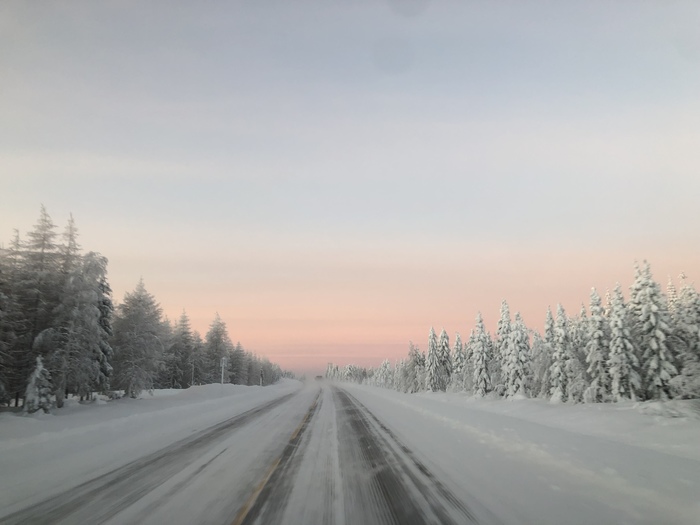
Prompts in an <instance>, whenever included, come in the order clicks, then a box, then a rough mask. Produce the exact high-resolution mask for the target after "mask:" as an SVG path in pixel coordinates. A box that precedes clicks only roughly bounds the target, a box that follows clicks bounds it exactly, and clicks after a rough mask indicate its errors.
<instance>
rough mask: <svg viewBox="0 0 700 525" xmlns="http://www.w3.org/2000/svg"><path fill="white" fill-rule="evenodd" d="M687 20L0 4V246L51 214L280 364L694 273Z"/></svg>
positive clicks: (422, 7) (691, 58) (129, 280)
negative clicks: (503, 309)
mask: <svg viewBox="0 0 700 525" xmlns="http://www.w3.org/2000/svg"><path fill="white" fill-rule="evenodd" d="M698 27H700V4H698V2H696V1H685V2H684V1H680V0H676V1H673V2H667V1H660V0H659V1H642V2H633V1H626V0H622V1H619V2H609V1H595V0H594V1H571V2H554V1H526V2H520V1H518V2H514V1H513V2H508V1H504V2H484V1H467V0H465V1H456V0H455V1H429V0H391V1H384V2H382V1H380V0H373V1H362V0H357V1H351V0H342V1H340V0H330V1H324V2H321V1H320V0H319V1H311V0H299V1H298V2H283V1H282V0H256V1H253V0H247V1H237V2H236V1H230V2H206V3H200V2H184V1H168V2H165V1H154V2H147V3H146V2H137V1H109V0H108V1H104V2H86V1H56V2H24V1H19V0H6V1H4V2H1V3H0V242H5V243H7V242H9V240H10V239H11V238H12V235H13V229H15V228H17V229H19V230H20V232H27V231H28V230H30V229H31V228H32V226H33V224H35V222H36V220H37V218H38V215H39V209H40V206H41V204H43V205H45V206H46V208H47V210H48V212H49V214H50V215H51V217H52V218H53V219H54V221H55V222H56V223H57V224H58V225H59V227H60V228H63V226H64V225H65V223H66V221H67V220H68V217H69V214H70V213H72V214H73V216H74V218H75V220H76V223H77V226H78V228H79V231H80V235H81V237H80V242H81V244H82V246H83V248H84V249H86V250H92V251H98V252H100V253H102V254H103V255H105V256H106V257H108V258H109V261H110V262H109V278H110V283H111V285H112V288H113V290H114V294H115V299H116V300H117V302H119V301H121V299H122V298H123V296H124V293H125V292H127V291H130V290H133V288H134V287H135V286H136V284H137V282H138V280H139V279H140V278H143V279H144V282H145V284H146V288H147V289H148V290H149V291H150V292H151V293H153V294H154V295H155V296H156V298H157V300H158V301H159V302H160V304H161V306H162V307H163V310H164V312H165V313H166V314H167V315H168V316H169V318H171V319H176V318H178V317H179V315H180V313H181V312H182V310H183V309H185V310H186V311H187V313H188V315H189V317H190V319H191V321H192V324H193V326H194V327H195V328H196V329H197V330H199V331H200V332H201V333H202V334H204V333H206V330H207V328H208V326H209V324H210V323H211V321H212V319H213V318H214V315H215V313H216V312H218V313H219V314H220V315H221V317H222V319H223V320H224V321H225V322H226V323H227V326H228V329H229V333H230V335H231V337H232V339H233V340H234V341H240V342H241V343H242V344H243V346H244V347H246V348H247V349H250V350H253V351H255V352H256V353H258V354H260V355H264V356H267V357H269V358H270V359H271V360H273V361H275V362H278V363H279V364H280V365H282V366H283V367H284V368H288V369H292V370H296V371H298V372H307V373H321V371H322V370H323V369H325V366H326V363H328V362H330V361H332V362H335V363H338V364H341V365H344V364H347V363H356V364H360V365H365V366H369V365H373V366H376V365H378V364H379V363H381V361H382V360H383V359H384V358H390V359H391V360H394V359H397V358H400V357H403V356H404V355H405V354H406V353H407V351H408V342H409V341H413V342H414V343H416V344H417V345H419V346H420V347H421V348H423V349H424V350H425V348H426V346H427V335H428V331H429V329H430V327H431V326H434V327H435V328H436V330H438V331H439V330H440V329H441V328H443V327H444V328H445V329H446V330H447V331H448V333H449V334H450V336H451V339H452V340H454V334H455V333H456V332H460V333H461V334H462V337H463V338H466V337H468V334H469V331H470V330H471V328H472V327H473V326H474V318H475V316H476V314H477V312H478V311H481V312H482V313H483V315H484V318H485V321H486V324H487V328H489V329H490V330H492V331H493V330H494V329H495V323H496V320H497V318H498V315H499V314H498V311H499V306H500V303H501V300H503V299H507V300H508V302H509V304H510V308H511V311H512V312H515V311H520V312H522V315H523V317H524V319H525V321H526V323H527V324H528V325H529V326H531V327H532V328H536V329H540V328H541V325H542V324H543V322H544V315H545V312H546V309H547V306H549V305H551V306H552V307H553V308H554V307H555V305H556V304H557V303H559V302H560V303H562V304H563V305H564V307H565V308H566V309H567V311H568V312H569V313H571V314H574V313H576V312H577V311H578V310H579V309H580V305H581V303H582V302H585V303H587V302H588V297H589V293H590V289H591V287H592V286H595V287H597V288H598V290H599V291H600V292H601V294H602V293H604V291H605V289H606V288H612V287H614V286H615V283H616V282H617V281H619V282H620V283H622V285H623V287H625V288H626V287H628V286H629V284H631V281H632V279H633V275H634V270H633V266H634V262H635V260H639V261H641V260H644V259H646V260H648V261H649V262H650V263H651V266H652V271H653V273H654V275H655V277H656V278H657V280H658V281H660V282H661V283H663V285H664V286H665V283H666V281H667V279H668V277H669V276H672V277H674V278H675V277H676V276H678V275H679V274H680V273H681V272H685V273H686V275H687V276H688V277H689V278H690V280H700V245H699V244H698V239H699V238H700V212H699V211H698V210H699V208H700V200H699V198H700V31H698V30H697V28H698Z"/></svg>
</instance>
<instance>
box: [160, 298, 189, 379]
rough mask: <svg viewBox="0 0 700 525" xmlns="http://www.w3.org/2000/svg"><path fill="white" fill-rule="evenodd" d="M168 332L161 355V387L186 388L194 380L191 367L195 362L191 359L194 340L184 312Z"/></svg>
mask: <svg viewBox="0 0 700 525" xmlns="http://www.w3.org/2000/svg"><path fill="white" fill-rule="evenodd" d="M170 331H171V334H170V337H169V338H168V344H167V345H166V347H165V352H164V353H163V368H162V371H161V377H162V379H161V387H162V388H187V387H188V386H190V385H191V384H192V381H193V380H194V370H193V366H194V365H195V362H194V360H193V359H192V353H193V352H194V338H193V336H192V329H191V328H190V319H189V317H187V313H186V312H185V311H184V310H183V311H182V314H181V315H180V319H179V320H178V322H177V323H176V324H175V326H173V327H172V328H171V330H170Z"/></svg>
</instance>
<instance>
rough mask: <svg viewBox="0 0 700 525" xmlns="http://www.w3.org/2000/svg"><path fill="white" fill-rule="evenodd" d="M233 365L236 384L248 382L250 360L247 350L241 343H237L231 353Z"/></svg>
mask: <svg viewBox="0 0 700 525" xmlns="http://www.w3.org/2000/svg"><path fill="white" fill-rule="evenodd" d="M231 366H232V370H233V383H234V384H236V385H246V384H248V361H247V358H246V354H245V350H243V347H242V346H241V343H240V342H239V343H236V346H235V347H234V349H233V352H232V353H231Z"/></svg>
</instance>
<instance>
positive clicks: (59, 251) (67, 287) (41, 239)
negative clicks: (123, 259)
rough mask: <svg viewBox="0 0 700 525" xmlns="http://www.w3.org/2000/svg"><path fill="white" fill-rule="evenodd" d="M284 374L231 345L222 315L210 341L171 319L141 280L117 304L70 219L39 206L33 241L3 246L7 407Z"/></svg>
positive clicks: (2, 369) (258, 381) (1, 351)
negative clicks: (60, 220) (62, 221)
mask: <svg viewBox="0 0 700 525" xmlns="http://www.w3.org/2000/svg"><path fill="white" fill-rule="evenodd" d="M283 375H291V374H290V373H288V372H284V371H283V370H282V369H281V368H280V367H279V366H278V365H276V364H274V363H271V362H270V361H269V360H268V359H266V358H262V357H259V356H257V355H255V354H254V353H252V352H250V351H247V350H246V349H244V348H243V346H242V345H241V343H236V344H233V342H232V340H231V338H230V336H229V334H228V330H227V327H226V324H225V323H224V321H223V320H222V319H221V318H220V317H219V315H218V314H216V316H215V318H214V320H213V321H212V323H211V325H210V327H209V330H208V331H207V333H206V335H205V336H204V337H202V336H201V335H200V334H199V333H198V332H197V331H194V330H192V328H191V326H190V321H189V318H188V316H187V313H186V312H185V311H184V310H183V312H182V315H181V316H180V318H179V319H178V320H177V321H174V322H173V321H171V320H169V319H168V318H167V317H165V316H164V315H163V310H162V308H161V307H160V305H159V304H158V302H157V300H156V298H155V297H154V296H153V295H152V294H150V293H149V292H148V291H147V290H146V286H145V284H144V282H143V280H141V281H140V282H139V283H138V284H137V285H136V288H135V289H134V290H133V291H132V292H130V293H127V294H126V295H125V297H124V300H123V302H122V303H120V304H115V303H114V300H113V298H112V290H111V288H110V285H109V281H108V278H107V258H106V257H104V256H102V255H100V254H99V253H96V252H87V253H84V252H83V251H82V249H81V247H80V245H79V243H78V229H77V227H76V224H75V221H74V220H73V217H72V216H71V217H70V219H69V221H68V223H67V225H66V227H65V229H64V231H63V232H62V233H59V232H58V231H57V226H56V225H55V224H54V222H53V221H52V219H51V217H50V216H49V214H48V213H47V211H46V209H45V208H44V207H43V206H42V207H41V211H40V216H39V220H38V221H37V223H36V225H35V226H34V228H33V229H32V230H31V231H30V232H28V233H27V235H26V238H22V237H21V236H20V233H19V231H17V230H15V234H14V237H13V239H12V241H11V242H10V243H9V245H8V246H7V247H2V248H0V406H6V407H9V406H12V407H17V408H19V407H23V408H24V409H25V410H26V411H27V412H30V413H31V412H35V411H37V410H43V411H45V412H47V411H49V409H51V408H53V407H56V408H61V407H62V406H63V405H64V402H65V399H66V396H68V395H72V396H79V397H80V400H81V401H89V400H91V399H93V398H94V395H95V394H96V393H101V394H105V395H108V396H110V397H119V396H121V395H125V396H128V397H132V398H133V397H138V396H139V395H140V394H141V393H142V392H143V391H152V390H153V389H156V388H188V387H189V386H191V385H200V384H207V383H217V382H220V381H223V382H227V383H234V384H240V385H269V384H272V383H275V382H276V381H278V380H279V379H280V378H281V377H282V376H283Z"/></svg>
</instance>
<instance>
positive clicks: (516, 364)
mask: <svg viewBox="0 0 700 525" xmlns="http://www.w3.org/2000/svg"><path fill="white" fill-rule="evenodd" d="M528 337H529V336H528V331H527V327H526V326H525V323H524V322H523V319H522V317H520V313H519V312H518V313H516V314H515V322H514V323H513V325H512V326H511V327H510V331H509V333H508V341H507V342H506V344H505V345H504V347H505V348H506V352H505V354H504V355H503V356H502V358H503V360H504V361H503V364H504V367H503V372H504V373H503V376H504V379H505V387H506V392H505V393H506V396H508V397H516V396H524V395H525V394H526V392H525V387H526V383H527V380H528V375H529V367H530V343H529V341H528Z"/></svg>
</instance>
